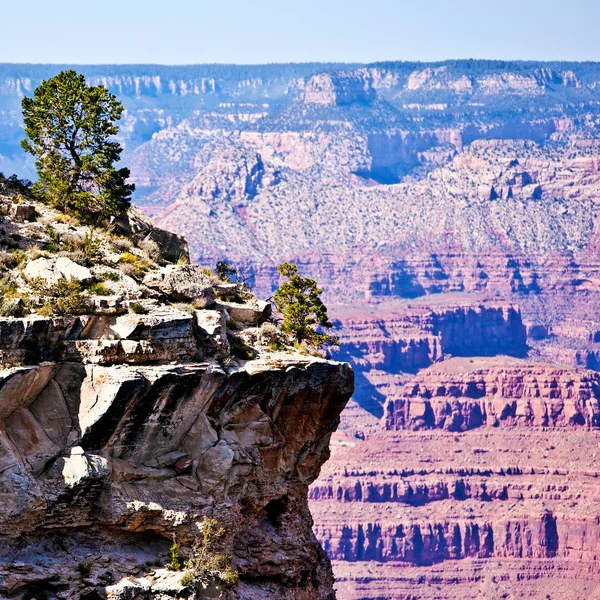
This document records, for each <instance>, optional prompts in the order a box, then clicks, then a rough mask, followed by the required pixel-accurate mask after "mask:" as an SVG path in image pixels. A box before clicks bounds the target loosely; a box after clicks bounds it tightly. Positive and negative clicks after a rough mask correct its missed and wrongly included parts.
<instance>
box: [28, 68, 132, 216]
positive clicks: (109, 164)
mask: <svg viewBox="0 0 600 600" xmlns="http://www.w3.org/2000/svg"><path fill="white" fill-rule="evenodd" d="M22 107H23V117H24V122H25V134H26V136H27V139H25V140H23V141H22V142H21V146H22V147H23V149H24V150H25V151H26V152H28V153H30V154H32V155H33V156H34V157H35V159H36V168H37V173H38V181H37V182H36V183H35V185H34V187H33V191H34V193H35V194H36V195H37V196H38V197H40V198H41V199H42V200H44V201H45V202H47V203H48V204H50V205H52V206H54V207H55V208H59V209H60V210H62V211H64V212H66V211H72V212H74V213H75V214H76V215H77V216H79V217H80V218H82V219H84V220H87V221H92V220H97V219H106V218H107V217H110V216H113V215H118V214H120V213H121V212H123V211H124V210H126V209H127V208H128V207H129V205H130V197H131V193H132V192H133V190H134V189H135V186H134V185H133V184H130V183H127V179H128V178H129V169H126V168H121V169H116V168H115V163H117V162H118V160H119V158H120V155H121V152H122V150H123V149H122V148H121V146H120V144H119V143H118V142H116V141H115V140H114V136H115V135H116V134H117V132H118V126H117V125H116V124H115V122H116V121H118V120H119V119H120V118H121V114H122V112H123V106H122V105H121V103H120V102H119V101H118V100H117V98H116V96H115V95H114V94H111V93H110V92H109V91H108V90H107V89H106V88H105V87H104V86H100V85H99V86H89V85H87V84H86V82H85V77H84V76H83V75H80V74H78V73H77V72H75V71H73V70H70V71H62V72H61V73H59V74H58V75H56V76H55V77H52V78H51V79H48V80H46V81H44V82H42V84H41V85H40V86H39V87H38V88H36V90H35V91H34V94H33V98H23V102H22Z"/></svg>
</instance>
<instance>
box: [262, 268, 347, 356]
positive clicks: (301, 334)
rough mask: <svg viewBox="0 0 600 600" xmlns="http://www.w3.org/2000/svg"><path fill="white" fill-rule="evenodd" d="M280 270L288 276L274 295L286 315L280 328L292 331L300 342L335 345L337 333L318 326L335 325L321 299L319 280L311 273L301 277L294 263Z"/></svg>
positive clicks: (278, 307)
mask: <svg viewBox="0 0 600 600" xmlns="http://www.w3.org/2000/svg"><path fill="white" fill-rule="evenodd" d="M278 270H279V274H280V275H281V276H282V277H286V278H287V281H284V282H283V283H282V284H281V285H280V286H279V288H278V289H277V291H276V292H275V295H274V297H273V298H274V300H275V306H276V307H277V310H278V311H279V312H280V313H281V314H282V315H283V322H282V323H281V330H282V331H283V332H284V333H288V334H290V335H293V336H294V338H295V340H296V342H297V343H298V344H301V343H303V342H305V343H307V344H309V345H311V346H315V347H319V346H323V345H325V344H333V345H336V344H337V343H338V339H337V338H336V337H333V336H330V335H327V334H326V333H324V332H322V331H320V330H319V329H318V328H325V329H329V328H330V327H331V326H332V325H331V323H330V322H329V317H328V316H327V307H326V306H325V304H323V301H322V300H321V294H322V293H323V290H321V289H319V288H318V287H317V282H316V281H315V280H314V279H311V278H310V277H302V276H301V275H300V274H299V273H298V267H297V266H296V265H294V264H289V263H283V264H281V265H279V267H278Z"/></svg>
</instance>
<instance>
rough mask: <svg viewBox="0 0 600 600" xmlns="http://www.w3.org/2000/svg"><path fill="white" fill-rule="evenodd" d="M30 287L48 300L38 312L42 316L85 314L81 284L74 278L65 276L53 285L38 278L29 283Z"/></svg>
mask: <svg viewBox="0 0 600 600" xmlns="http://www.w3.org/2000/svg"><path fill="white" fill-rule="evenodd" d="M29 285H30V287H31V289H32V290H33V292H34V293H35V294H37V295H38V296H40V297H43V298H45V299H46V300H45V302H44V304H43V305H42V307H41V308H40V309H39V311H38V312H40V314H44V315H47V316H51V315H74V314H80V313H82V312H85V299H84V297H83V295H82V287H81V283H80V282H79V281H78V280H77V279H74V278H73V277H71V278H70V279H67V278H66V277H64V276H63V277H61V278H60V279H59V280H58V281H57V282H56V283H53V284H48V283H47V282H46V280H45V279H42V278H41V277H36V278H34V279H32V280H30V281H29Z"/></svg>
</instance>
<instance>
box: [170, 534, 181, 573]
mask: <svg viewBox="0 0 600 600" xmlns="http://www.w3.org/2000/svg"><path fill="white" fill-rule="evenodd" d="M166 568H167V569H169V571H181V569H182V568H183V559H182V558H181V556H180V554H179V544H178V543H177V540H176V538H175V536H174V535H173V543H172V544H171V546H170V547H169V562H168V563H167V564H166Z"/></svg>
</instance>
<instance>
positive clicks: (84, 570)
mask: <svg viewBox="0 0 600 600" xmlns="http://www.w3.org/2000/svg"><path fill="white" fill-rule="evenodd" d="M93 566H94V562H93V561H91V560H82V561H81V562H79V563H77V571H78V573H79V580H80V581H83V580H84V579H87V578H88V577H89V576H90V575H91V574H92V567H93Z"/></svg>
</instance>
